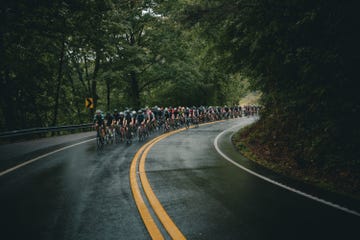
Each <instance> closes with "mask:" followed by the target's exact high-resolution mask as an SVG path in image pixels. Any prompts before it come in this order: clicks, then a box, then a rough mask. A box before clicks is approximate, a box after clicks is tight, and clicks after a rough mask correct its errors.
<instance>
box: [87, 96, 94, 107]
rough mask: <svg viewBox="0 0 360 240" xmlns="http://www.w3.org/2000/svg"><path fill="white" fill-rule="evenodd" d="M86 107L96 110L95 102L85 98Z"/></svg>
mask: <svg viewBox="0 0 360 240" xmlns="http://www.w3.org/2000/svg"><path fill="white" fill-rule="evenodd" d="M85 107H86V108H90V109H93V108H94V100H93V98H85Z"/></svg>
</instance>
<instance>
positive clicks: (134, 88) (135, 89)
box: [130, 71, 140, 109]
mask: <svg viewBox="0 0 360 240" xmlns="http://www.w3.org/2000/svg"><path fill="white" fill-rule="evenodd" d="M130 78H131V100H132V105H133V107H134V108H135V109H139V108H140V90H139V84H138V81H137V78H136V73H135V72H134V71H131V72H130Z"/></svg>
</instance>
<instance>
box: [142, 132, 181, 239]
mask: <svg viewBox="0 0 360 240" xmlns="http://www.w3.org/2000/svg"><path fill="white" fill-rule="evenodd" d="M178 132H180V131H178ZM175 133H176V132H172V134H168V135H165V136H162V137H160V138H157V139H156V141H154V142H153V143H151V144H150V145H149V146H148V147H147V148H146V149H145V151H144V153H143V155H142V156H141V159H140V164H139V173H140V179H141V183H142V186H143V189H144V192H145V194H146V197H147V198H148V200H149V202H150V204H151V206H152V208H153V210H154V212H155V213H156V215H157V216H158V218H159V220H160V221H161V223H162V224H163V226H164V228H165V229H166V231H167V232H168V233H169V235H170V237H171V238H172V239H186V238H185V236H184V235H183V234H182V232H181V231H180V230H179V228H178V227H177V226H176V225H175V223H174V222H173V220H172V219H171V218H170V216H169V215H168V214H167V212H166V210H165V209H164V207H163V206H162V205H161V203H160V201H159V199H158V198H157V197H156V195H155V193H154V192H153V190H152V188H151V186H150V183H149V180H148V178H147V176H146V172H145V160H146V156H147V154H148V153H149V151H150V149H151V148H152V147H153V146H154V145H155V144H156V143H157V142H159V141H161V140H162V139H164V138H166V137H168V136H170V135H173V134H175Z"/></svg>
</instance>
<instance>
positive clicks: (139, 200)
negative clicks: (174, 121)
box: [130, 129, 186, 239]
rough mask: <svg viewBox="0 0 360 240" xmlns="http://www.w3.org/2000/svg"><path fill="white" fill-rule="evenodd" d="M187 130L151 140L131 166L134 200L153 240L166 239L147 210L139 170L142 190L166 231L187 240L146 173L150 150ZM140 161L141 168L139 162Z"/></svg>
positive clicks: (136, 155)
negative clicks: (161, 201) (165, 139)
mask: <svg viewBox="0 0 360 240" xmlns="http://www.w3.org/2000/svg"><path fill="white" fill-rule="evenodd" d="M184 130H185V129H179V130H176V131H173V132H169V133H166V134H163V135H161V136H159V137H156V138H155V139H153V140H151V141H150V142H148V143H146V144H145V145H144V146H142V147H141V148H140V149H139V151H138V152H137V153H136V154H135V156H134V158H133V160H132V163H131V166H130V186H131V191H132V193H133V196H134V200H135V203H136V206H137V208H138V210H139V212H140V216H141V218H142V220H143V222H144V224H145V226H146V228H147V230H148V232H149V234H150V236H151V238H152V239H164V236H163V234H162V233H161V231H160V229H159V227H158V226H157V225H156V223H155V221H154V219H153V217H152V216H151V214H150V211H149V209H148V208H147V206H146V204H145V201H144V199H143V197H142V195H141V192H140V187H139V185H138V181H137V176H136V173H137V168H138V169H139V170H138V172H139V176H140V180H141V184H142V188H143V190H144V192H145V195H146V197H147V199H148V201H149V203H150V205H151V207H152V209H153V210H154V212H155V214H156V215H157V217H158V219H159V220H160V222H161V223H162V224H163V226H164V228H165V230H166V231H167V232H168V234H169V235H170V237H171V238H172V239H186V238H185V236H184V235H183V234H182V233H181V231H180V230H179V228H178V227H177V226H176V225H175V223H174V222H173V221H172V219H171V218H170V217H169V215H168V214H167V212H166V211H165V209H164V207H163V206H162V205H161V203H160V201H159V199H158V198H157V197H156V195H155V193H154V192H153V190H152V188H151V186H150V183H149V180H148V178H147V176H146V172H145V160H146V156H147V154H148V153H149V151H150V149H151V148H152V147H153V146H154V145H155V144H156V143H157V142H159V141H161V140H162V139H164V138H166V137H168V136H171V135H173V134H175V133H178V132H181V131H184ZM139 160H140V163H139V166H138V161H139Z"/></svg>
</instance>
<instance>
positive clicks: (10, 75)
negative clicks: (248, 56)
mask: <svg viewBox="0 0 360 240" xmlns="http://www.w3.org/2000/svg"><path fill="white" fill-rule="evenodd" d="M162 2H163V1H152V0H147V1H145V0H144V1H139V0H68V1H62V0H54V1H45V0H43V1H42V0H30V1H29V0H16V1H1V9H0V13H1V19H0V24H1V28H0V52H1V53H0V54H1V58H0V78H1V81H0V83H1V93H0V105H1V108H0V129H1V130H11V129H19V128H29V127H35V126H36V127H39V126H50V125H64V124H76V123H87V122H89V121H90V120H92V114H93V112H90V111H89V110H87V109H85V106H84V101H85V98H86V97H92V98H94V101H95V108H100V109H102V110H103V111H109V110H110V111H112V110H113V109H114V108H119V109H124V108H125V107H131V108H135V109H137V108H139V107H144V106H146V105H148V106H154V105H159V106H163V105H168V106H169V105H180V104H181V105H201V104H207V105H215V104H226V103H227V104H230V103H236V102H237V101H238V100H239V98H240V93H241V92H243V90H242V88H241V86H242V83H241V82H239V81H238V80H239V76H238V75H234V74H229V73H225V71H224V70H223V69H221V68H218V66H216V64H215V61H214V58H216V54H215V53H211V51H210V46H209V45H208V43H207V41H206V39H200V38H199V37H198V35H199V33H198V32H199V29H198V28H191V29H190V28H188V29H185V28H183V27H182V26H181V24H180V23H179V22H178V21H177V20H176V18H177V16H175V13H176V12H177V10H178V9H179V8H180V7H181V6H183V4H185V2H184V3H181V1H180V2H177V1H170V2H167V1H164V3H162ZM165 3H166V4H165ZM92 111H94V110H92Z"/></svg>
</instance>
